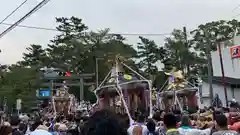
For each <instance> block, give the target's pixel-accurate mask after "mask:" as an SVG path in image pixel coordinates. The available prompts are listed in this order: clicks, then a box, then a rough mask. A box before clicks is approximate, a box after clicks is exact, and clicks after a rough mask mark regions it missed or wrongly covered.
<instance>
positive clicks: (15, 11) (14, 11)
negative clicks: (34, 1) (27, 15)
mask: <svg viewBox="0 0 240 135" xmlns="http://www.w3.org/2000/svg"><path fill="white" fill-rule="evenodd" d="M27 1H28V0H25V1H23V2H22V3H21V4H20V5H19V6H18V7H17V8H15V9H14V10H13V11H12V12H11V13H10V14H9V15H8V16H6V17H5V18H4V19H3V20H2V21H1V22H0V23H3V22H4V21H6V20H7V19H8V18H9V17H11V16H12V15H13V14H14V13H15V12H16V11H17V10H18V9H20V7H22V6H23V5H24V4H25V3H26V2H27Z"/></svg>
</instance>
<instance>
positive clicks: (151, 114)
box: [121, 62, 153, 118]
mask: <svg viewBox="0 0 240 135" xmlns="http://www.w3.org/2000/svg"><path fill="white" fill-rule="evenodd" d="M121 64H122V65H123V66H125V67H126V68H128V69H129V70H131V71H132V72H133V73H135V74H136V75H138V76H139V77H141V78H142V79H144V80H146V81H147V82H148V86H149V88H150V90H149V104H150V106H149V117H150V118H152V116H153V111H152V110H153V109H152V108H153V107H152V106H153V105H152V81H151V80H148V79H146V78H145V77H143V76H142V75H140V74H139V73H138V72H136V71H135V70H133V69H132V68H131V67H129V66H128V65H126V64H125V63H123V62H121Z"/></svg>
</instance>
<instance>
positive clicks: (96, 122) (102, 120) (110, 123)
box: [82, 109, 127, 135]
mask: <svg viewBox="0 0 240 135" xmlns="http://www.w3.org/2000/svg"><path fill="white" fill-rule="evenodd" d="M82 135H127V132H126V131H125V130H124V128H123V127H122V125H121V123H120V120H119V119H118V117H117V116H116V114H115V113H113V112H111V111H109V110H105V109H104V110H100V111H97V112H95V113H94V114H93V115H92V116H90V117H89V119H88V120H87V122H86V123H85V124H84V126H83V128H82Z"/></svg>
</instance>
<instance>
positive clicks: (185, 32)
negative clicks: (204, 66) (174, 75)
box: [183, 27, 190, 73]
mask: <svg viewBox="0 0 240 135" xmlns="http://www.w3.org/2000/svg"><path fill="white" fill-rule="evenodd" d="M183 33H184V38H185V51H186V53H185V54H187V55H188V54H189V53H188V38H187V28H186V27H183ZM184 66H186V67H183V68H186V69H185V70H186V73H188V72H189V71H190V67H189V64H188V63H187V62H186V60H184Z"/></svg>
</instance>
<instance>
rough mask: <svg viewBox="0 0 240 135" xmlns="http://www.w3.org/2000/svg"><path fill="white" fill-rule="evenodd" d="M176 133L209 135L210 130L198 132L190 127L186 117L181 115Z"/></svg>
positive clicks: (182, 134) (188, 119)
mask: <svg viewBox="0 0 240 135" xmlns="http://www.w3.org/2000/svg"><path fill="white" fill-rule="evenodd" d="M178 131H179V133H180V134H181V135H200V134H205V135H209V134H210V131H211V129H210V128H209V129H205V130H199V129H194V128H193V127H192V125H191V121H190V118H189V116H188V115H186V114H185V115H183V116H182V119H181V126H180V127H179V128H178Z"/></svg>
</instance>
